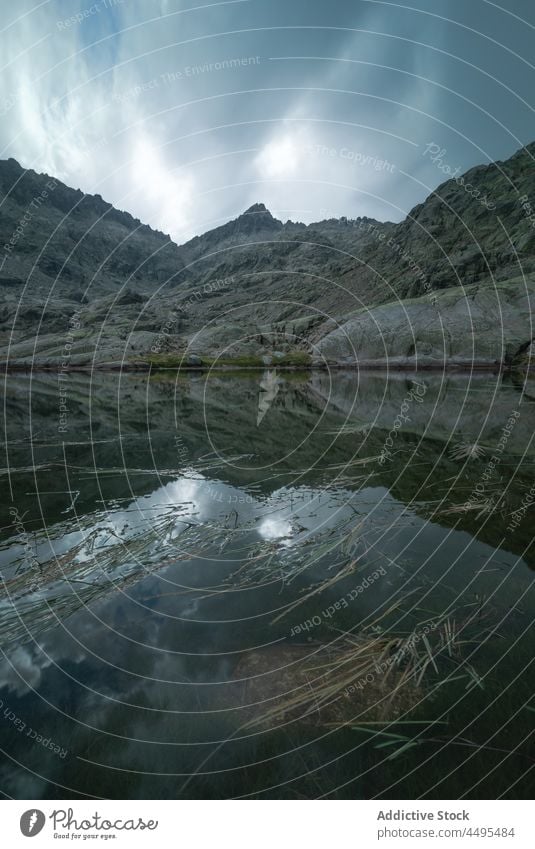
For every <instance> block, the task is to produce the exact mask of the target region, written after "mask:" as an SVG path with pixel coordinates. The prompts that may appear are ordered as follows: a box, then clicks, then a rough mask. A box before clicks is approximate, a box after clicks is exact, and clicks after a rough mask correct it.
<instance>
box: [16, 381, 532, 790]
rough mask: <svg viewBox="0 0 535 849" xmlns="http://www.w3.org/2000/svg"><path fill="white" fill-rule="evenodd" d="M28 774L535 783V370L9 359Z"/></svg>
mask: <svg viewBox="0 0 535 849" xmlns="http://www.w3.org/2000/svg"><path fill="white" fill-rule="evenodd" d="M3 391H4V416H5V421H4V430H5V448H4V452H5V457H4V461H3V463H2V466H3V469H2V476H3V493H4V497H3V499H2V505H1V511H2V517H1V518H2V521H1V527H2V531H1V532H2V539H1V545H0V573H1V575H2V584H1V598H0V643H1V647H2V658H1V661H0V664H1V666H0V745H1V747H2V751H3V753H4V757H3V762H2V765H1V767H0V769H1V771H2V778H3V781H2V786H3V787H4V792H5V793H9V795H10V796H12V797H14V798H50V799H54V798H73V799H75V798H84V797H95V798H162V799H165V798H231V797H232V798H235V797H240V798H241V797H247V798H287V799H310V798H317V797H325V798H338V799H345V798H361V799H369V798H375V797H380V798H406V799H415V798H437V799H448V798H449V799H452V798H462V797H467V798H497V797H500V796H501V795H502V794H503V795H504V796H505V797H511V798H531V797H532V795H533V789H534V788H533V766H534V765H535V748H534V747H533V742H532V734H533V728H534V723H533V720H534V719H535V704H534V703H530V699H531V698H532V692H533V673H532V660H533V634H532V624H533V618H534V616H533V614H534V609H535V599H534V593H533V575H534V573H533V568H534V566H535V550H534V547H533V534H534V522H533V519H534V515H535V511H534V509H533V503H534V501H535V485H534V484H535V478H534V474H533V472H534V460H535V447H534V445H533V426H534V423H535V406H534V402H535V386H530V385H529V381H528V384H527V385H526V386H525V387H524V386H523V384H522V381H520V380H517V379H515V378H514V377H511V376H503V375H498V374H495V375H493V374H489V373H487V374H475V375H468V374H447V375H443V374H438V373H431V372H428V373H425V372H423V373H419V374H418V375H411V374H408V373H407V374H405V373H404V374H390V375H385V374H380V373H368V374H363V373H358V372H356V371H335V372H332V373H327V372H320V371H318V372H298V371H295V372H290V371H287V372H284V371H281V370H279V371H276V370H266V371H265V372H245V371H244V372H211V373H202V372H197V373H193V372H190V373H187V374H186V373H180V374H177V373H174V372H165V373H163V372H162V373H156V374H153V375H152V376H149V375H148V374H142V373H123V374H120V373H110V374H104V373H94V374H93V375H91V376H90V375H88V374H83V373H75V372H72V373H70V374H69V375H67V376H66V377H64V378H62V379H60V380H58V376H57V375H56V374H53V373H49V374H46V373H41V374H34V375H31V374H29V373H19V374H12V375H9V376H7V377H6V378H5V380H4V387H3Z"/></svg>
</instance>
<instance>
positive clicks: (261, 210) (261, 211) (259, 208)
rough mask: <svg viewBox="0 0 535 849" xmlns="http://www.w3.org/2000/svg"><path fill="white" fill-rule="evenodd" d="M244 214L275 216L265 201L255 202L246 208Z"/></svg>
mask: <svg viewBox="0 0 535 849" xmlns="http://www.w3.org/2000/svg"><path fill="white" fill-rule="evenodd" d="M243 215H268V216H269V217H270V218H273V216H272V214H271V212H270V211H269V209H268V208H267V207H266V205H265V204H264V203H253V205H252V206H250V207H249V209H246V210H245V212H244V213H243Z"/></svg>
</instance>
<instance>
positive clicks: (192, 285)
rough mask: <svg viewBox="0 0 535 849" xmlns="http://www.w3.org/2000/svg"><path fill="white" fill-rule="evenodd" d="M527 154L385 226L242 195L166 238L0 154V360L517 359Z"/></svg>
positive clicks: (531, 234) (526, 275)
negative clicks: (289, 215) (300, 213)
mask: <svg viewBox="0 0 535 849" xmlns="http://www.w3.org/2000/svg"><path fill="white" fill-rule="evenodd" d="M534 155H535V143H533V144H531V145H529V146H528V147H526V148H523V149H521V150H520V151H519V152H518V153H516V154H515V155H514V156H512V157H511V158H510V159H509V160H507V161H506V162H497V163H492V164H490V165H483V166H478V167H477V168H473V169H471V170H470V171H469V172H468V173H467V174H466V175H464V177H462V178H457V179H453V180H449V181H447V182H446V183H444V184H443V185H441V186H439V188H438V189H437V190H436V191H435V192H433V193H432V194H431V195H430V196H429V197H428V198H427V200H426V201H425V202H424V203H422V204H420V205H418V206H417V207H415V208H414V209H413V210H412V211H411V213H410V214H409V215H408V216H407V218H406V219H405V220H404V221H402V222H401V223H399V224H392V223H390V222H385V223H381V222H378V221H374V220H372V219H368V218H358V219H356V220H347V219H346V218H342V219H340V220H337V219H329V220H325V221H320V222H317V223H315V224H310V225H308V226H306V225H304V224H301V223H299V222H292V221H287V222H286V223H283V222H282V221H279V220H278V219H277V218H275V217H274V216H273V215H272V214H271V213H270V212H269V211H268V210H267V209H266V207H265V206H264V205H263V204H262V203H256V204H254V205H253V206H251V207H250V208H249V209H248V210H247V211H246V212H244V213H243V214H241V215H239V216H238V217H237V218H235V219H234V220H233V221H229V222H227V223H225V224H223V225H221V226H220V227H217V228H215V229H214V230H211V231H209V232H208V233H205V234H204V235H202V236H198V237H196V238H194V239H192V240H191V241H189V242H187V243H186V244H184V245H182V246H178V245H175V244H174V243H173V242H172V241H171V240H170V239H169V237H168V236H166V235H165V234H163V233H158V232H156V231H154V230H152V229H151V228H150V227H147V226H145V225H143V224H141V222H139V221H138V220H136V219H134V218H132V216H130V215H129V214H128V213H126V212H120V211H118V210H116V209H114V208H113V206H111V205H110V204H108V203H106V202H105V201H104V200H103V199H102V198H101V197H100V196H99V195H95V196H90V195H84V194H83V193H82V192H80V191H79V190H74V189H71V188H69V187H67V186H65V185H63V184H62V183H60V182H59V181H57V180H54V179H52V178H50V177H48V176H47V175H45V174H36V173H35V172H33V171H25V170H24V169H22V168H21V167H20V165H19V164H18V163H17V162H16V161H15V160H13V159H9V160H7V161H1V162H0V294H1V295H2V305H1V307H0V361H2V362H5V363H8V364H9V365H13V366H17V365H19V366H20V365H23V366H29V365H30V364H33V365H35V366H37V367H42V366H50V367H54V368H56V367H57V366H58V365H59V364H61V363H67V367H72V366H83V367H87V366H91V365H99V366H109V365H113V366H117V367H118V366H125V365H126V366H129V365H130V366H132V365H136V364H137V365H139V364H145V365H146V364H148V363H149V361H151V362H152V363H153V364H158V362H159V359H158V358H164V359H165V362H166V363H167V364H172V363H173V362H174V361H176V362H185V361H186V362H187V359H186V360H185V358H184V357H185V356H186V358H187V356H188V355H189V354H192V355H194V356H197V357H203V356H204V357H208V358H210V359H212V360H214V359H218V360H221V361H223V360H228V359H230V360H232V359H233V358H242V361H243V359H244V358H246V357H247V358H252V361H253V360H254V361H255V362H258V363H259V364H260V365H261V364H262V363H264V362H266V361H269V362H271V361H274V360H275V359H276V357H275V352H279V353H280V356H281V358H282V357H284V358H287V357H288V355H290V354H295V353H297V354H299V355H302V356H306V357H309V358H310V359H311V360H312V361H313V362H317V363H319V362H324V361H327V362H333V363H336V362H346V363H355V362H357V361H358V362H360V363H363V364H365V363H369V364H371V365H384V364H385V362H386V359H387V358H388V361H389V364H390V365H391V366H394V365H399V366H404V365H406V364H414V363H415V362H416V359H417V360H418V364H421V365H438V364H440V363H443V362H446V363H448V364H452V365H461V364H463V363H464V364H469V363H472V362H473V361H474V360H475V361H477V362H478V363H480V364H487V365H488V364H492V363H494V362H495V361H499V362H504V361H505V362H507V361H508V360H509V359H511V358H514V357H515V355H516V354H518V355H519V361H522V362H525V361H526V358H527V354H526V352H528V353H529V352H530V350H531V349H530V343H531V339H532V334H531V330H530V328H529V326H528V325H529V315H530V304H529V295H528V294H527V293H531V291H532V287H533V280H534V279H535V224H534V222H535V216H534V213H533V210H532V209H531V208H530V202H531V203H535V201H534V200H533V199H534V198H535V170H534V168H533V157H534ZM520 274H522V275H523V276H522V278H521V277H520V276H519V275H520ZM66 346H68V347H67V348H66ZM173 358H174V359H173Z"/></svg>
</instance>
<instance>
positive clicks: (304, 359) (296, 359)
mask: <svg viewBox="0 0 535 849" xmlns="http://www.w3.org/2000/svg"><path fill="white" fill-rule="evenodd" d="M310 363H311V357H310V354H309V353H308V352H307V351H290V353H288V354H285V355H284V357H280V359H278V360H276V362H274V365H278V366H297V367H299V368H306V367H307V366H310Z"/></svg>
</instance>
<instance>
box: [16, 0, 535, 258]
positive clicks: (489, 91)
mask: <svg viewBox="0 0 535 849" xmlns="http://www.w3.org/2000/svg"><path fill="white" fill-rule="evenodd" d="M502 3H503V4H505V3H506V5H500V4H499V3H494V2H490V0H408V2H407V4H401V3H394V2H385V1H384V0H229V2H215V3H208V2H202V0H201V2H199V0H95V2H93V3H92V2H91V0H44V2H39V0H37V2H35V0H32V2H30V0H18V2H17V3H11V4H9V7H7V8H3V9H2V21H1V23H0V33H1V35H0V38H1V46H2V49H1V52H0V64H1V67H2V88H1V91H2V94H1V95H0V158H2V159H6V158H8V157H14V158H15V159H17V160H18V161H19V162H20V163H21V165H23V166H24V167H25V168H33V169H35V170H36V171H39V172H45V173H47V174H50V175H52V176H55V177H58V178H59V179H61V180H63V181H64V182H65V183H67V184H68V185H70V186H72V187H73V188H80V189H82V190H83V191H84V192H88V193H98V194H100V195H102V197H104V198H105V199H106V200H108V201H110V202H111V203H113V204H114V205H115V206H116V207H118V208H119V209H125V210H127V211H129V212H131V213H132V214H133V215H134V216H136V217H137V218H139V219H141V220H142V221H143V222H145V223H147V224H150V225H151V226H152V227H154V228H156V229H159V230H162V231H163V232H165V233H168V234H170V235H171V237H172V238H173V239H174V240H175V241H177V242H179V243H180V242H183V241H185V240H186V239H188V238H190V237H192V236H194V235H197V234H199V233H202V232H205V231H206V230H209V229H211V228H212V227H215V226H218V225H219V224H221V223H223V222H225V221H227V220H229V219H231V218H234V217H236V216H237V215H239V214H240V213H242V212H243V211H245V210H246V209H247V208H248V207H249V206H251V205H252V204H253V203H257V202H262V203H265V204H266V206H267V207H268V208H269V209H270V210H271V212H272V213H273V215H275V216H276V217H278V218H280V219H282V220H287V219H292V220H294V221H304V222H307V223H308V222H311V221H318V220H321V219H323V218H329V217H339V216H343V215H345V216H347V217H349V218H356V217H357V216H363V215H365V216H370V217H373V218H378V219H379V220H390V221H400V220H402V219H403V218H404V217H405V216H406V215H407V213H408V212H409V211H410V210H411V209H412V208H413V207H414V206H415V205H416V204H417V203H420V202H422V201H423V200H424V199H425V197H426V196H427V195H428V194H429V193H430V192H431V191H433V190H434V189H435V188H436V187H437V186H438V185H439V184H440V183H442V182H444V180H445V179H446V177H447V171H446V170H445V168H449V169H451V171H455V170H456V169H460V172H459V173H461V172H463V171H465V170H466V169H468V168H470V167H472V166H473V165H477V164H480V163H487V162H489V161H494V160H496V159H506V158H507V157H509V156H510V155H511V154H512V153H513V152H514V151H515V150H517V149H518V148H519V147H521V146H522V145H523V144H527V143H529V142H530V141H533V140H534V139H535V120H534V106H535V85H534V83H535V79H534V76H535V75H534V71H535V64H533V63H535V55H534V51H533V43H534V38H535V4H534V3H533V0H507V2H506V0H502ZM531 60H532V61H531Z"/></svg>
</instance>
